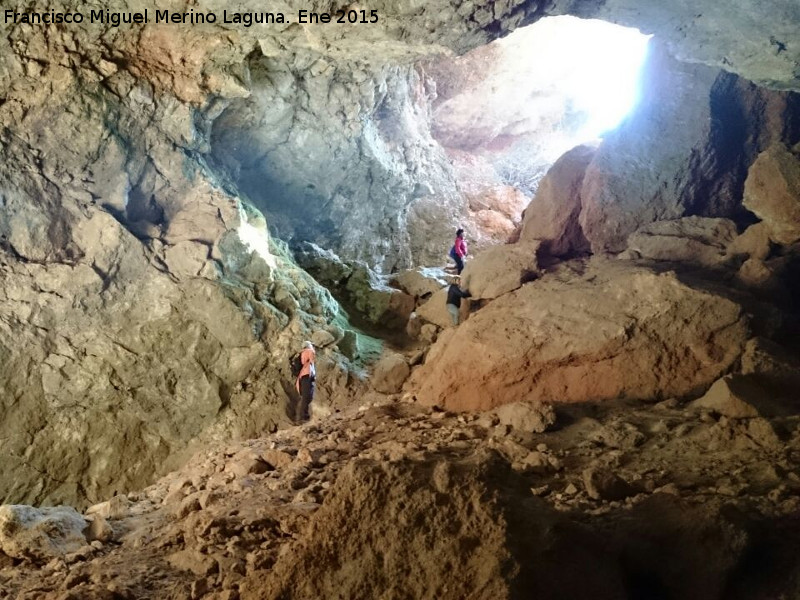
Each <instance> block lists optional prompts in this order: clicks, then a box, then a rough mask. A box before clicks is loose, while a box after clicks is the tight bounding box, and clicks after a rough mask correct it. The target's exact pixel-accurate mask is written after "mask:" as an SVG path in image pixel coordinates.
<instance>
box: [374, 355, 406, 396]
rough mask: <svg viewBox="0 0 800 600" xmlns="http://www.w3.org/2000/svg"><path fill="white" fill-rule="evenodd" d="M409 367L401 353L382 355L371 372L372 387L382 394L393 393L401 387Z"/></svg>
mask: <svg viewBox="0 0 800 600" xmlns="http://www.w3.org/2000/svg"><path fill="white" fill-rule="evenodd" d="M410 373H411V369H410V368H409V366H408V361H406V359H405V358H404V357H403V356H402V355H401V354H396V353H390V354H387V355H385V356H383V357H382V358H381V359H380V360H379V361H378V363H377V364H376V365H375V368H374V370H373V372H372V385H373V387H374V388H375V389H376V390H378V391H379V392H382V393H384V394H395V393H397V392H399V391H400V389H401V388H402V387H403V383H404V382H405V380H406V379H408V376H409V374H410Z"/></svg>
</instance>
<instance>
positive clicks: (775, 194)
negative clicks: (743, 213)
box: [744, 145, 800, 245]
mask: <svg viewBox="0 0 800 600" xmlns="http://www.w3.org/2000/svg"><path fill="white" fill-rule="evenodd" d="M744 205H745V206H746V207H747V208H748V209H750V210H751V211H753V212H754V213H755V214H756V216H757V217H758V218H760V219H761V220H762V221H763V222H764V223H765V224H766V227H767V228H768V230H769V234H770V237H771V238H772V239H773V240H774V241H775V242H777V243H779V244H786V245H789V244H793V243H794V242H797V241H798V240H800V153H794V152H792V151H790V150H789V149H788V148H786V147H785V146H782V145H773V146H770V147H769V148H768V149H767V150H765V151H764V152H762V153H761V154H759V156H758V158H757V159H756V161H755V162H754V163H753V165H752V166H751V167H750V171H749V172H748V175H747V181H746V182H745V187H744Z"/></svg>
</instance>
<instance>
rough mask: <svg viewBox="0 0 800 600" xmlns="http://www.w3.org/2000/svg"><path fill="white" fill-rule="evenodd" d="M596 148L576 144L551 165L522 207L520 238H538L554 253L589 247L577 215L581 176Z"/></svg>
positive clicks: (556, 254) (563, 254)
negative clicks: (523, 212) (530, 197)
mask: <svg viewBox="0 0 800 600" xmlns="http://www.w3.org/2000/svg"><path fill="white" fill-rule="evenodd" d="M596 151H597V148H596V147H594V146H578V147H576V148H573V149H572V150H570V151H569V152H567V153H566V154H564V155H563V156H562V157H561V158H559V159H558V160H557V161H556V162H555V164H553V166H552V167H551V168H550V170H549V171H548V172H547V175H545V176H544V178H543V179H542V181H541V183H539V188H538V189H537V190H536V196H534V198H533V200H532V201H531V203H530V204H529V205H528V207H527V208H526V209H525V214H524V216H523V218H522V231H521V233H520V240H523V241H525V240H541V241H542V242H544V250H546V251H547V252H548V253H549V254H552V255H553V256H565V255H569V254H574V253H576V252H584V251H587V250H588V249H589V243H588V241H587V240H586V237H585V236H584V235H583V231H582V230H581V226H580V223H579V222H578V216H579V214H580V211H581V186H582V185H583V177H584V175H585V173H586V167H588V166H589V163H590V162H591V161H592V158H594V155H595V152H596Z"/></svg>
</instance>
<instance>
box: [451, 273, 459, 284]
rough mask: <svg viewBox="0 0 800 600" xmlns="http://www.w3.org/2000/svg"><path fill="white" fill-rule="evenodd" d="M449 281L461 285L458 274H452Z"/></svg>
mask: <svg viewBox="0 0 800 600" xmlns="http://www.w3.org/2000/svg"><path fill="white" fill-rule="evenodd" d="M450 283H451V284H453V285H461V277H460V276H458V275H453V278H452V279H450Z"/></svg>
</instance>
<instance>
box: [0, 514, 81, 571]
mask: <svg viewBox="0 0 800 600" xmlns="http://www.w3.org/2000/svg"><path fill="white" fill-rule="evenodd" d="M87 525H88V523H87V522H86V520H85V519H84V518H83V517H82V516H81V515H80V514H79V513H78V511H76V510H75V509H74V508H72V507H71V506H55V507H52V508H34V507H32V506H20V505H11V504H6V505H4V506H0V551H2V552H3V553H5V554H6V555H8V556H10V557H12V558H17V559H27V560H33V561H38V562H44V561H47V560H49V559H51V558H53V557H57V556H64V555H65V554H67V553H69V552H75V551H77V550H79V549H80V548H81V547H83V546H85V545H86V538H85V537H84V535H83V530H84V529H85V528H86V526H87Z"/></svg>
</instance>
